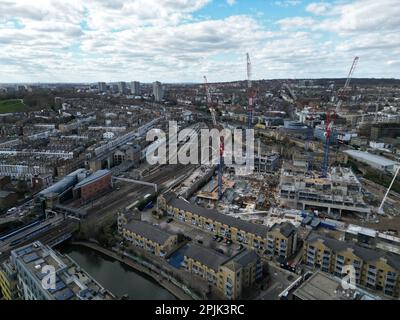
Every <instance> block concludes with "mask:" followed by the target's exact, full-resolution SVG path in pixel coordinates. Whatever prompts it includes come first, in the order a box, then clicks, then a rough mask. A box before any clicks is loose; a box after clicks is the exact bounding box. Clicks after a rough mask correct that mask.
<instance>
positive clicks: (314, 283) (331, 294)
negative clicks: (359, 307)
mask: <svg viewBox="0 0 400 320" xmlns="http://www.w3.org/2000/svg"><path fill="white" fill-rule="evenodd" d="M293 295H294V296H296V297H297V298H298V299H301V300H381V299H380V298H379V297H377V296H374V295H372V294H369V293H367V292H366V291H363V290H361V289H359V288H356V289H355V290H344V289H343V288H342V286H341V280H340V279H338V278H335V277H334V276H332V275H330V274H327V273H324V272H321V271H317V272H316V273H314V274H313V275H312V276H311V277H310V278H309V279H308V280H307V281H305V282H304V283H303V284H302V285H301V286H300V287H299V288H297V289H296V290H295V291H294V292H293Z"/></svg>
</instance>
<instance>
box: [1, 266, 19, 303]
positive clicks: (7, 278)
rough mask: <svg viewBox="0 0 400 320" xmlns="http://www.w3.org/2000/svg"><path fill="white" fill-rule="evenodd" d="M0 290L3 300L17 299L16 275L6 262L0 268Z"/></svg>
mask: <svg viewBox="0 0 400 320" xmlns="http://www.w3.org/2000/svg"><path fill="white" fill-rule="evenodd" d="M0 290H1V292H2V294H3V297H4V299H5V300H15V299H16V298H17V274H16V271H15V269H14V267H13V266H12V265H11V264H10V263H9V262H8V261H6V262H4V263H3V264H2V265H1V266H0Z"/></svg>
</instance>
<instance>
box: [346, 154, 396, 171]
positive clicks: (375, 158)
mask: <svg viewBox="0 0 400 320" xmlns="http://www.w3.org/2000/svg"><path fill="white" fill-rule="evenodd" d="M344 152H346V153H347V154H348V155H350V156H352V157H354V158H358V159H361V160H364V161H369V162H374V163H376V164H379V165H381V166H385V167H387V166H393V165H395V164H396V162H394V161H392V160H390V159H387V158H384V157H381V156H377V155H375V154H372V153H369V152H366V151H359V150H345V151H344Z"/></svg>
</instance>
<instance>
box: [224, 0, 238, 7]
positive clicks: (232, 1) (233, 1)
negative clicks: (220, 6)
mask: <svg viewBox="0 0 400 320" xmlns="http://www.w3.org/2000/svg"><path fill="white" fill-rule="evenodd" d="M226 3H227V4H229V5H230V6H233V5H234V4H235V3H236V0H226Z"/></svg>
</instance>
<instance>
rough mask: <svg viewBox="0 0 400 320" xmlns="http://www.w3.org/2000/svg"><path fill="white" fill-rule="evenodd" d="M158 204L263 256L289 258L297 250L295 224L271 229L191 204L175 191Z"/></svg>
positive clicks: (169, 213)
mask: <svg viewBox="0 0 400 320" xmlns="http://www.w3.org/2000/svg"><path fill="white" fill-rule="evenodd" d="M158 207H159V209H160V210H162V211H163V212H164V213H165V214H166V215H168V216H171V217H173V218H175V219H177V220H178V221H181V222H184V223H187V224H189V225H192V226H193V227H198V228H201V229H203V230H205V231H208V232H210V233H212V234H214V235H219V236H222V237H224V238H227V239H230V240H232V241H233V242H235V243H240V244H243V245H244V246H245V247H247V248H248V249H252V250H255V251H256V252H257V253H258V254H259V255H260V256H262V257H271V256H275V257H280V258H281V259H288V258H289V257H291V256H292V255H293V254H294V253H295V252H296V249H297V230H296V228H295V227H294V226H293V225H292V224H291V223H282V224H275V225H274V226H272V227H271V228H268V227H267V226H265V225H261V224H257V223H252V222H249V221H244V220H241V219H237V218H233V217H230V216H229V215H226V214H222V213H219V212H218V211H216V210H210V209H206V208H204V207H200V206H197V205H194V204H191V203H189V202H187V201H185V200H183V199H179V198H177V196H176V195H175V194H173V193H166V194H163V195H160V196H159V198H158Z"/></svg>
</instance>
